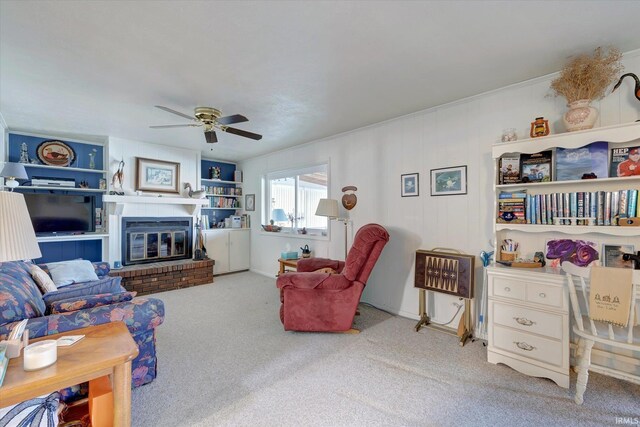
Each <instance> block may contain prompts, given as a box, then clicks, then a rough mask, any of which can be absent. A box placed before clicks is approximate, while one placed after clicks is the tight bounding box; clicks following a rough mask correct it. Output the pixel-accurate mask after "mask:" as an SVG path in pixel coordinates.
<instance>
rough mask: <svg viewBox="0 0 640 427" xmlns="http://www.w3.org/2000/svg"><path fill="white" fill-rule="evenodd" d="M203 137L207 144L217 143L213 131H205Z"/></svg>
mask: <svg viewBox="0 0 640 427" xmlns="http://www.w3.org/2000/svg"><path fill="white" fill-rule="evenodd" d="M204 137H205V138H206V139H207V144H213V143H214V142H218V137H217V136H216V131H215V130H205V131H204Z"/></svg>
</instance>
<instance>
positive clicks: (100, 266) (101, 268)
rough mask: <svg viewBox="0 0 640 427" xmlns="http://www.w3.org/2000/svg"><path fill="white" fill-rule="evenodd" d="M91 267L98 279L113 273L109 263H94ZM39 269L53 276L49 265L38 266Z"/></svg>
mask: <svg viewBox="0 0 640 427" xmlns="http://www.w3.org/2000/svg"><path fill="white" fill-rule="evenodd" d="M91 265H93V269H94V271H95V272H96V275H97V276H98V279H102V278H103V277H104V276H106V275H108V274H109V271H111V266H109V263H108V262H101V261H97V262H92V263H91ZM38 267H40V268H41V269H42V270H43V271H44V272H45V273H47V274H48V275H49V276H51V272H49V267H47V264H38Z"/></svg>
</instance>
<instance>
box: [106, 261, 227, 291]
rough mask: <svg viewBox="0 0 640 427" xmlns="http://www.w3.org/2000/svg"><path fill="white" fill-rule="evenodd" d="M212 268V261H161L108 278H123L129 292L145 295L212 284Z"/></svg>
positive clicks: (126, 269)
mask: <svg viewBox="0 0 640 427" xmlns="http://www.w3.org/2000/svg"><path fill="white" fill-rule="evenodd" d="M213 265H214V261H213V260H212V259H205V260H201V261H193V260H190V259H185V260H178V261H162V262H155V263H152V264H136V265H131V266H125V267H122V269H121V270H111V271H110V272H109V275H111V276H120V277H122V286H124V287H125V288H126V289H127V291H136V292H137V293H138V295H145V294H151V293H155V292H163V291H170V290H172V289H181V288H189V287H191V286H197V285H204V284H207V283H213Z"/></svg>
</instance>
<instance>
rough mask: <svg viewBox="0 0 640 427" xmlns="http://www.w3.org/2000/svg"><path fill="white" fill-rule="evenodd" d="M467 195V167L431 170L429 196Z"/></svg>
mask: <svg viewBox="0 0 640 427" xmlns="http://www.w3.org/2000/svg"><path fill="white" fill-rule="evenodd" d="M456 194H467V167H466V166H453V167H449V168H440V169H431V195H432V196H450V195H456Z"/></svg>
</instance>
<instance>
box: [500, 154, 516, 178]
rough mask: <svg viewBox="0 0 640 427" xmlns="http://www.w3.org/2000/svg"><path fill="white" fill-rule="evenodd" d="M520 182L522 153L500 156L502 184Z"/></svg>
mask: <svg viewBox="0 0 640 427" xmlns="http://www.w3.org/2000/svg"><path fill="white" fill-rule="evenodd" d="M519 182H520V154H505V155H504V156H502V157H501V158H500V184H517V183H519Z"/></svg>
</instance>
